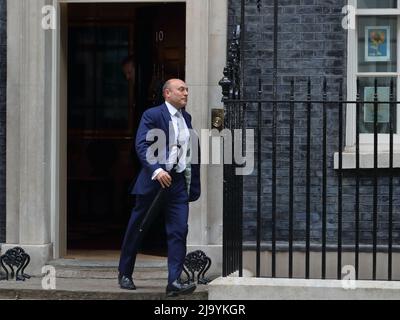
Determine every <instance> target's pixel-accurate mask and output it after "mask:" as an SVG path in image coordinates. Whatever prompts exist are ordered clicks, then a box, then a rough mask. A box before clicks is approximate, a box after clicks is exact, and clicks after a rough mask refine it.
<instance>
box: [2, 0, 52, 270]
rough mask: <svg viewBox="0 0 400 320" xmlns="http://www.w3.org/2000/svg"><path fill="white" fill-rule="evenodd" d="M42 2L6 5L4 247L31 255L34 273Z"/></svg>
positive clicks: (42, 97)
mask: <svg viewBox="0 0 400 320" xmlns="http://www.w3.org/2000/svg"><path fill="white" fill-rule="evenodd" d="M47 3H48V1H45V0H35V1H31V0H12V1H11V0H9V1H7V16H8V18H7V21H8V39H7V58H8V61H7V74H8V79H7V131H8V132H7V218H6V219H7V230H6V233H7V239H6V241H7V243H6V244H5V245H3V246H2V251H5V250H7V249H8V248H10V247H13V246H15V245H19V246H22V247H23V248H24V249H25V250H26V251H27V253H28V254H29V255H30V256H31V264H30V266H29V267H28V269H27V272H28V273H29V272H31V273H34V274H37V273H40V269H41V266H42V265H43V264H44V263H45V262H46V261H48V260H49V258H50V257H51V256H52V254H51V253H52V245H51V240H50V235H51V232H50V225H51V221H50V124H51V118H50V116H51V99H50V98H51V67H52V61H51V32H52V31H51V30H48V31H45V30H43V29H42V25H41V22H42V17H43V15H42V7H43V6H44V5H46V4H47Z"/></svg>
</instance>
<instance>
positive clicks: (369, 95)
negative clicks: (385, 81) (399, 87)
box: [364, 87, 390, 123]
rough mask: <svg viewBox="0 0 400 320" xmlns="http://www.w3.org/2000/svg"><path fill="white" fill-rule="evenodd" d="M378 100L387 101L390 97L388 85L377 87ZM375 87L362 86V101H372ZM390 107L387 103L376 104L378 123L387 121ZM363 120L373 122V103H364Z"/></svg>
mask: <svg viewBox="0 0 400 320" xmlns="http://www.w3.org/2000/svg"><path fill="white" fill-rule="evenodd" d="M377 91H378V101H389V99H390V88H389V87H377ZM374 95H375V88H374V87H365V88H364V101H374ZM389 115H390V109H389V104H388V103H379V104H378V123H388V122H389ZM364 122H369V123H374V104H373V103H365V104H364Z"/></svg>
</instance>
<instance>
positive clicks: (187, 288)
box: [166, 280, 196, 297]
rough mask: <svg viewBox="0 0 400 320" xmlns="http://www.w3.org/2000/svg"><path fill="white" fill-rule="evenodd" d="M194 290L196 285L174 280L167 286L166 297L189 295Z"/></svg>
mask: <svg viewBox="0 0 400 320" xmlns="http://www.w3.org/2000/svg"><path fill="white" fill-rule="evenodd" d="M194 290H196V285H195V284H194V283H181V282H180V281H178V280H175V281H174V282H172V283H171V284H169V285H168V286H167V290H166V291H167V296H168V297H176V296H179V295H183V294H190V293H192V292H193V291H194Z"/></svg>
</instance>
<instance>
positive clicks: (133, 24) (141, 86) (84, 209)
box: [67, 3, 186, 255]
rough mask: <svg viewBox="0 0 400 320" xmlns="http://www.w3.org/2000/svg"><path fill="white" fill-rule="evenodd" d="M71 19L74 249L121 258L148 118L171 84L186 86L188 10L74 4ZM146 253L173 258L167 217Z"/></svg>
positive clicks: (70, 220)
mask: <svg viewBox="0 0 400 320" xmlns="http://www.w3.org/2000/svg"><path fill="white" fill-rule="evenodd" d="M67 12H68V49H67V50H68V51H67V53H68V80H67V81H68V89H67V91H68V92H67V96H68V103H67V105H68V109H67V110H68V120H67V121H68V131H67V132H68V134H67V136H68V137H67V249H68V250H119V249H120V248H121V244H122V240H123V236H124V233H125V228H126V226H127V223H128V220H129V218H130V213H131V210H132V207H133V206H134V196H132V195H130V192H129V190H130V186H131V185H132V182H133V181H134V179H135V177H136V175H137V173H138V172H139V170H140V163H139V161H138V159H137V158H136V155H135V152H134V137H135V135H136V130H137V127H138V124H139V121H140V118H141V115H142V113H143V112H144V111H145V110H146V109H147V108H149V107H151V106H154V105H158V104H160V103H161V102H162V96H161V87H162V84H163V83H164V81H165V80H166V79H169V78H181V79H183V80H184V79H185V21H186V14H185V12H186V8H185V3H152V4H136V3H132V4H121V3H118V4H111V3H105V4H97V3H92V4H89V3H84V4H76V3H73V4H68V6H67ZM127 60H130V61H132V65H133V66H134V68H133V70H134V72H133V76H132V78H131V79H128V78H129V77H127V76H126V73H124V68H123V66H122V63H123V61H125V62H126V61H127ZM142 252H144V253H150V254H158V255H165V253H166V240H165V227H164V221H163V217H162V215H161V216H160V217H159V219H158V220H157V221H155V223H154V224H153V226H152V228H151V229H150V231H149V233H148V234H147V235H146V237H145V239H144V241H143V246H142Z"/></svg>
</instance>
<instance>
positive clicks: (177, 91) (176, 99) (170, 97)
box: [164, 79, 188, 109]
mask: <svg viewBox="0 0 400 320" xmlns="http://www.w3.org/2000/svg"><path fill="white" fill-rule="evenodd" d="M164 97H165V100H166V101H168V102H169V103H170V104H172V105H173V106H174V107H175V108H177V109H181V108H183V107H185V106H186V104H187V101H188V87H187V86H186V83H184V82H183V81H181V80H178V79H176V80H172V81H171V83H170V86H169V88H167V89H165V91H164Z"/></svg>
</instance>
